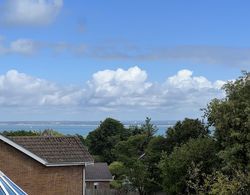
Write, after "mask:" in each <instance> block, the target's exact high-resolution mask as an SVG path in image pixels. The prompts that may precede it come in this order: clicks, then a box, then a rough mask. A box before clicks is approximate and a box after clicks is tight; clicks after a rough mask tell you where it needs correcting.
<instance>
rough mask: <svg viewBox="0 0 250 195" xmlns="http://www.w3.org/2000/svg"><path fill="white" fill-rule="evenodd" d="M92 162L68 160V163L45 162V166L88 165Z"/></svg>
mask: <svg viewBox="0 0 250 195" xmlns="http://www.w3.org/2000/svg"><path fill="white" fill-rule="evenodd" d="M92 164H94V161H93V162H69V163H47V164H45V166H47V167H64V166H88V165H92Z"/></svg>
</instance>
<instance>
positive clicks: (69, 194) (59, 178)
mask: <svg viewBox="0 0 250 195" xmlns="http://www.w3.org/2000/svg"><path fill="white" fill-rule="evenodd" d="M0 170H1V171H2V172H3V173H4V174H6V175H7V176H8V177H9V178H10V179H11V180H12V181H14V182H15V183H16V184H17V185H19V186H20V187H21V188H22V189H23V190H24V191H25V192H27V193H28V194H29V195H33V194H34V195H39V194H46V195H59V194H60V195H64V194H65V195H80V194H81V195H82V194H83V171H82V170H83V166H65V167H46V166H44V165H42V164H41V163H39V162H37V161H36V160H34V159H32V158H31V157H29V156H27V155H25V154H23V153H22V152H20V151H18V150H17V149H15V148H13V147H12V146H9V145H8V144H6V143H4V142H3V141H1V140H0Z"/></svg>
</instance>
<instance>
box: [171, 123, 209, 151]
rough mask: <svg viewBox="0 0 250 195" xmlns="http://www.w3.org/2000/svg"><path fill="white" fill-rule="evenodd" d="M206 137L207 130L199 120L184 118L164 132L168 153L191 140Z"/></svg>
mask: <svg viewBox="0 0 250 195" xmlns="http://www.w3.org/2000/svg"><path fill="white" fill-rule="evenodd" d="M206 135H208V129H207V128H206V127H205V125H204V124H203V123H202V122H201V121H200V120H199V119H188V118H185V119H184V120H183V121H178V122H177V123H176V124H175V125H174V126H173V127H170V128H168V130H167V132H166V138H167V142H168V153H171V152H172V150H173V149H174V147H175V146H180V145H181V144H183V143H186V142H187V141H188V140H189V139H191V138H194V139H195V138H199V137H204V136H206Z"/></svg>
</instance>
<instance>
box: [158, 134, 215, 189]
mask: <svg viewBox="0 0 250 195" xmlns="http://www.w3.org/2000/svg"><path fill="white" fill-rule="evenodd" d="M216 153H217V150H216V143H215V141H214V140H213V139H212V138H209V137H207V138H197V139H190V140H189V141H188V142H187V143H186V144H183V145H182V146H180V147H176V148H175V149H174V151H173V152H172V153H171V154H170V155H165V157H164V158H163V159H162V161H161V163H160V168H161V171H162V178H163V187H164V189H165V191H166V192H167V193H169V194H179V193H181V194H183V193H186V192H187V187H188V186H187V181H188V180H189V174H188V170H189V167H190V166H191V164H192V163H194V164H199V165H200V169H201V172H202V173H211V172H212V171H213V168H214V167H216V165H217V163H218V158H217V156H216ZM201 182H203V181H201Z"/></svg>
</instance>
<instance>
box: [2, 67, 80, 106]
mask: <svg viewBox="0 0 250 195" xmlns="http://www.w3.org/2000/svg"><path fill="white" fill-rule="evenodd" d="M80 96H81V90H79V91H78V90H73V89H69V88H67V87H65V88H61V87H59V86H58V85H56V84H54V83H52V82H49V81H46V80H43V79H39V78H35V77H32V76H29V75H26V74H24V73H19V72H18V71H17V70H9V71H8V72H7V73H6V74H5V75H0V105H2V106H28V107H29V106H43V105H74V104H75V103H76V102H79V100H78V98H79V97H80ZM76 100H77V101H76Z"/></svg>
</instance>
